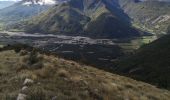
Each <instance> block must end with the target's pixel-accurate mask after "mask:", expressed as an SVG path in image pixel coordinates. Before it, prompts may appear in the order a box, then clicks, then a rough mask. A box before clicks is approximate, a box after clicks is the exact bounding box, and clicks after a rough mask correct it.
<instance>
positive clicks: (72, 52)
mask: <svg viewBox="0 0 170 100" xmlns="http://www.w3.org/2000/svg"><path fill="white" fill-rule="evenodd" d="M155 39H156V37H155V36H144V37H136V38H126V39H125V38H122V39H92V38H89V37H82V36H67V35H53V34H38V33H37V34H28V33H27V34H26V33H24V32H7V31H1V32H0V45H1V46H2V45H13V44H27V45H30V46H33V47H36V48H39V49H41V50H44V51H49V52H53V53H55V54H57V55H58V56H61V57H63V58H66V59H70V60H74V61H78V62H82V63H86V64H88V65H93V66H96V67H99V68H101V69H106V70H113V69H114V67H113V66H114V62H115V61H116V60H117V59H118V58H120V57H124V56H125V55H129V54H132V53H133V52H134V51H135V50H136V49H138V48H139V47H140V46H142V45H144V44H147V43H150V42H152V41H154V40H155Z"/></svg>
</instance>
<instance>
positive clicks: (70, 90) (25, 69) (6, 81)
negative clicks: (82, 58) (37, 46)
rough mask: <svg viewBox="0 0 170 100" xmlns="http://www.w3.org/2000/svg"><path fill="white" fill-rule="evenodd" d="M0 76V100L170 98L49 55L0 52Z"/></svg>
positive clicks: (149, 87) (148, 87) (163, 92)
mask: <svg viewBox="0 0 170 100" xmlns="http://www.w3.org/2000/svg"><path fill="white" fill-rule="evenodd" d="M1 50H2V49H1ZM16 52H18V53H16ZM0 74H1V76H0V78H1V79H0V86H1V91H0V98H1V99H2V100H5V99H8V100H16V98H17V100H21V99H22V100H51V99H52V100H68V99H69V100H72V99H74V100H107V99H108V100H113V99H114V100H121V99H130V100H160V99H163V100H169V98H170V92H169V91H167V90H161V89H158V88H156V87H155V86H152V85H149V84H146V83H143V82H138V81H135V80H132V79H130V78H127V77H122V76H119V75H115V74H111V73H108V72H105V71H102V70H98V69H95V68H92V67H90V66H85V65H82V64H78V63H76V62H73V61H67V60H64V59H62V58H58V57H54V56H52V55H45V54H39V53H37V52H36V51H35V50H33V51H27V50H24V49H23V50H21V51H19V49H18V48H17V49H15V52H14V50H12V49H11V50H5V51H4V50H3V51H1V52H0Z"/></svg>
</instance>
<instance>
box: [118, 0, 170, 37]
mask: <svg viewBox="0 0 170 100" xmlns="http://www.w3.org/2000/svg"><path fill="white" fill-rule="evenodd" d="M118 1H119V4H120V6H121V8H122V9H123V10H124V11H125V13H126V14H128V16H129V17H130V18H131V19H132V22H133V23H134V26H136V27H140V28H141V29H143V30H147V31H150V32H153V33H157V34H164V33H166V32H167V27H168V26H169V23H170V12H169V11H170V2H163V0H162V1H159V0H144V1H143V2H139V0H118ZM167 1H168V0H167Z"/></svg>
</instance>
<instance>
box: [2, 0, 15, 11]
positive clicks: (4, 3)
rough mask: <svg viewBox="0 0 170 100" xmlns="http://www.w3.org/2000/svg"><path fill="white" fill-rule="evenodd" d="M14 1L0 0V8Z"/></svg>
mask: <svg viewBox="0 0 170 100" xmlns="http://www.w3.org/2000/svg"><path fill="white" fill-rule="evenodd" d="M14 3H15V2H13V1H0V9H3V8H6V7H8V6H10V5H12V4H14Z"/></svg>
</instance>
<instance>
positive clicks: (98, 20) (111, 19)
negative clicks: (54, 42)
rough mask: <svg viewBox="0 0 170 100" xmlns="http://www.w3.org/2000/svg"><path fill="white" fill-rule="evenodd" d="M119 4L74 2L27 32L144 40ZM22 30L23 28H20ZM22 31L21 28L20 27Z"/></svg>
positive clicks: (31, 22) (55, 10)
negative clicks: (132, 37)
mask: <svg viewBox="0 0 170 100" xmlns="http://www.w3.org/2000/svg"><path fill="white" fill-rule="evenodd" d="M119 7H120V6H119V5H118V4H117V1H109V0H71V1H69V2H67V3H65V4H62V5H59V6H55V7H53V8H51V9H50V10H49V11H47V12H46V13H43V14H41V15H39V16H36V17H34V18H33V19H32V20H28V21H26V22H22V24H23V23H25V25H23V26H24V29H25V30H26V31H27V32H41V33H52V34H61V33H62V34H69V35H85V36H91V37H102V38H120V37H131V36H140V35H141V34H143V32H141V31H139V30H137V29H135V28H133V27H131V23H130V19H129V17H128V16H127V15H126V14H125V13H124V12H123V10H122V9H120V8H119ZM18 26H21V25H20V24H19V25H18ZM19 28H21V27H19Z"/></svg>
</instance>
